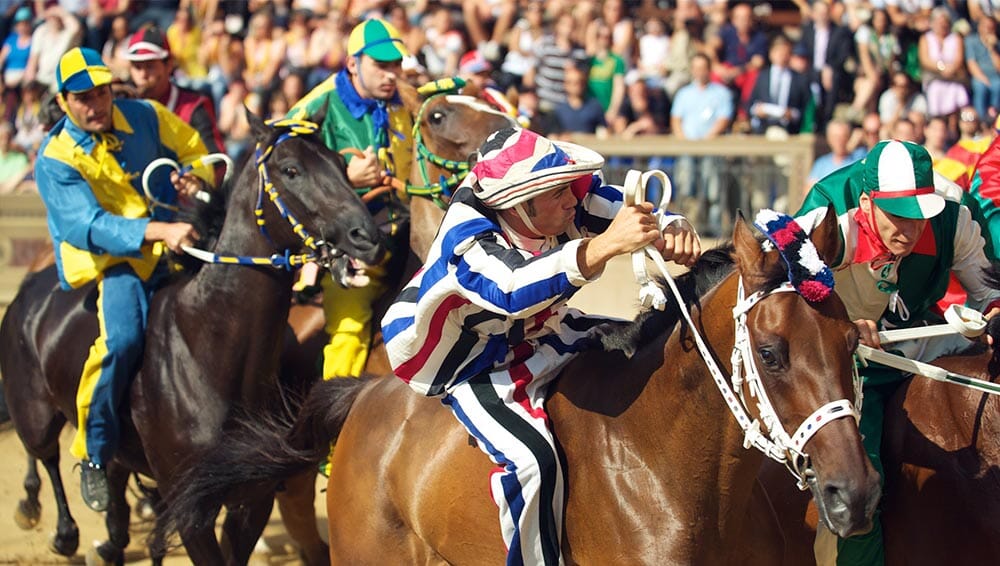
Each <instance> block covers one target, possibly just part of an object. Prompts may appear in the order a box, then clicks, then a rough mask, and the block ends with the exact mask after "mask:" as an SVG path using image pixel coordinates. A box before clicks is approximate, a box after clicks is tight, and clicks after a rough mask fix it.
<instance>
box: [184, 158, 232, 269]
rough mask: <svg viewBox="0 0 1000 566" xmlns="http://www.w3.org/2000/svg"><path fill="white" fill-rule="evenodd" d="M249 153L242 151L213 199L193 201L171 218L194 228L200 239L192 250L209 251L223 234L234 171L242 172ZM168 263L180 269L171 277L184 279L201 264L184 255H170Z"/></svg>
mask: <svg viewBox="0 0 1000 566" xmlns="http://www.w3.org/2000/svg"><path fill="white" fill-rule="evenodd" d="M248 154H249V152H244V155H243V157H241V158H240V159H239V162H238V163H237V164H235V165H234V166H233V167H234V169H235V171H234V174H233V175H232V176H231V177H230V178H229V180H228V181H226V182H225V183H223V184H222V186H220V187H219V188H218V189H216V190H215V191H212V198H211V200H210V201H209V202H203V201H200V200H197V199H195V200H194V206H193V207H189V208H182V209H181V210H180V211H179V212H178V213H177V217H176V218H175V219H174V221H175V222H187V223H188V224H191V225H192V226H194V229H195V231H196V232H198V235H199V236H201V237H200V238H199V240H198V241H197V242H195V244H194V247H196V248H199V249H202V250H211V249H213V248H214V247H215V243H216V242H217V241H218V239H219V235H220V234H221V233H222V224H223V222H225V220H226V207H227V206H228V204H229V197H230V196H231V194H232V190H233V185H234V184H235V182H236V177H237V175H236V174H235V173H236V172H238V171H240V170H242V169H243V167H244V165H245V164H246V161H247V159H248ZM170 261H171V262H172V263H174V264H175V265H179V266H180V269H179V270H176V271H172V273H171V274H172V275H181V276H184V277H187V276H190V275H193V274H195V273H197V272H198V271H199V270H200V269H201V268H202V266H203V265H205V264H204V262H202V261H201V260H198V259H195V258H193V257H191V256H190V255H187V254H175V253H172V252H171V254H170Z"/></svg>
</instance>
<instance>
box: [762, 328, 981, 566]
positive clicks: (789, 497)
mask: <svg viewBox="0 0 1000 566" xmlns="http://www.w3.org/2000/svg"><path fill="white" fill-rule="evenodd" d="M988 331H989V334H990V335H991V336H992V337H993V340H994V345H997V344H1000V319H994V320H991V321H990V324H989V327H988ZM932 363H933V364H934V365H937V366H940V367H943V368H945V369H947V370H949V371H952V372H955V373H959V374H962V375H968V376H970V377H975V378H979V379H985V380H989V381H993V382H996V381H997V379H998V378H1000V351H998V350H996V349H989V348H987V347H986V346H984V345H982V344H974V345H972V346H971V347H970V349H969V350H968V352H966V353H965V354H964V355H955V356H946V357H943V358H939V359H938V360H936V361H934V362H932ZM884 430H885V432H884V436H883V445H882V463H883V466H884V469H885V473H886V478H885V496H884V498H883V501H882V506H883V512H882V523H883V529H882V531H883V536H884V538H885V553H886V564H906V565H918V566H919V565H925V564H926V565H932V564H933V565H937V564H947V563H954V564H989V563H992V562H994V561H995V560H996V559H997V557H998V556H1000V523H998V521H997V518H998V517H1000V398H997V396H995V395H988V394H985V393H980V392H977V391H975V390H972V389H968V388H965V387H960V386H956V385H953V384H948V383H941V382H938V381H934V380H932V379H929V378H926V377H923V376H914V377H913V378H911V379H910V380H909V381H908V382H907V383H905V384H903V385H902V386H900V388H899V390H898V391H896V393H895V394H894V395H893V397H892V398H891V399H890V401H889V402H888V403H887V404H886V413H885V429H884ZM779 474H780V470H778V469H776V467H774V466H767V465H765V468H764V469H763V470H762V473H761V478H762V482H763V484H764V486H765V488H766V490H767V493H768V495H769V496H771V497H770V498H771V501H773V502H775V504H776V508H775V511H776V514H777V517H778V520H779V521H780V525H781V529H782V532H783V534H784V538H785V540H786V543H787V546H786V558H785V561H784V563H785V564H787V565H793V564H794V565H802V564H814V563H815V555H814V545H813V542H814V540H815V536H816V516H815V513H816V511H815V508H813V507H812V506H811V505H810V503H809V501H808V500H807V499H805V498H803V497H801V496H799V495H797V494H794V493H791V492H790V491H789V490H787V489H786V486H784V485H782V484H781V482H780V478H779ZM831 542H832V541H831Z"/></svg>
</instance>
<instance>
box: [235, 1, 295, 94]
mask: <svg viewBox="0 0 1000 566" xmlns="http://www.w3.org/2000/svg"><path fill="white" fill-rule="evenodd" d="M285 49H286V45H285V40H284V38H283V37H282V36H281V35H279V34H277V33H275V29H274V16H272V15H271V13H270V11H269V10H261V11H258V12H255V13H254V14H253V15H252V16H250V31H249V32H248V33H247V38H246V40H244V55H245V59H244V70H243V81H244V82H245V83H246V85H247V88H248V89H250V91H251V92H258V93H260V94H261V95H262V96H266V95H267V93H268V92H270V91H271V90H272V89H274V87H275V86H276V85H277V84H278V82H277V81H278V71H279V70H280V69H281V65H282V63H284V61H285Z"/></svg>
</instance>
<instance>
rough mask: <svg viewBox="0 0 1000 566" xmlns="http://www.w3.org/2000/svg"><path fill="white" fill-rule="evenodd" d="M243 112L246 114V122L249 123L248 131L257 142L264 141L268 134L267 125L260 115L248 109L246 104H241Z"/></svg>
mask: <svg viewBox="0 0 1000 566" xmlns="http://www.w3.org/2000/svg"><path fill="white" fill-rule="evenodd" d="M243 112H244V113H245V114H246V117H247V122H248V123H249V124H250V133H251V134H253V138H254V139H255V140H257V141H259V142H264V141H265V140H266V138H267V136H268V129H267V125H266V124H264V120H262V119H261V118H260V116H258V115H256V114H254V113H253V112H251V111H250V109H249V108H248V107H247V105H246V104H244V105H243Z"/></svg>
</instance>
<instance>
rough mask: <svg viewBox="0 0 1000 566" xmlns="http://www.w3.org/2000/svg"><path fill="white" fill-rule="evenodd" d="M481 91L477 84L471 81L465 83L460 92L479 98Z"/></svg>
mask: <svg viewBox="0 0 1000 566" xmlns="http://www.w3.org/2000/svg"><path fill="white" fill-rule="evenodd" d="M481 92H482V91H481V90H480V88H479V86H478V85H476V83H474V82H472V81H469V82H467V83H465V86H463V87H462V94H464V95H465V96H471V97H472V98H481V97H480V96H479V95H480V93H481Z"/></svg>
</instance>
